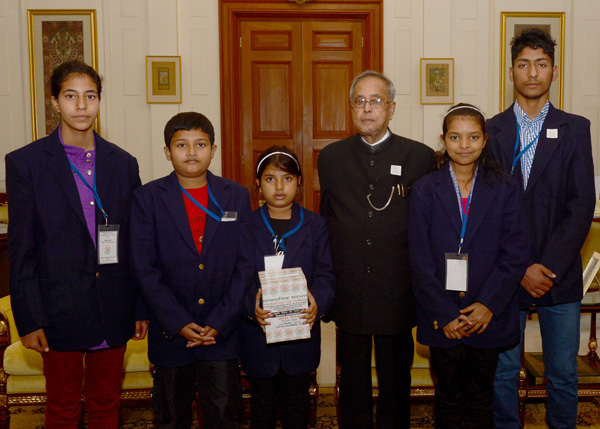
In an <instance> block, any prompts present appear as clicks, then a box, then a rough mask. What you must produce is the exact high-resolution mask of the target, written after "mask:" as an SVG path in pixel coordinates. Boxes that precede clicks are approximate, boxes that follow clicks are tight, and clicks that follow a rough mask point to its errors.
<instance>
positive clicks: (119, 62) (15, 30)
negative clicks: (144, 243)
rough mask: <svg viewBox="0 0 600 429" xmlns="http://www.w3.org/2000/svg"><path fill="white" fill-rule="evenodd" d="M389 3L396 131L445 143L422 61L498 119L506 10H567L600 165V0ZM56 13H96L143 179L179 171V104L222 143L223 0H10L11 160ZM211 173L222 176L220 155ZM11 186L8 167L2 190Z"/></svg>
mask: <svg viewBox="0 0 600 429" xmlns="http://www.w3.org/2000/svg"><path fill="white" fill-rule="evenodd" d="M281 1H284V0H281ZM383 4H384V47H383V48H384V50H383V52H384V72H385V73H386V74H388V75H389V76H390V77H391V78H392V80H393V81H394V83H395V85H396V89H397V94H398V95H397V98H396V102H397V108H396V115H395V118H394V120H393V122H392V124H391V128H392V130H393V131H395V132H396V133H400V134H403V135H405V136H408V137H411V138H414V139H417V140H420V141H423V142H425V143H426V144H428V145H430V146H431V147H434V148H436V149H437V148H438V137H437V136H438V135H439V134H440V130H441V118H442V115H443V112H444V111H445V110H446V109H447V107H448V106H434V105H427V106H422V105H421V104H420V94H419V92H420V89H419V84H420V82H419V80H420V77H419V74H420V70H419V69H420V64H419V60H420V58H423V57H424V58H454V67H455V102H460V101H464V102H469V103H473V104H475V105H478V106H480V107H481V108H482V109H483V110H484V112H485V113H486V114H487V115H488V116H492V115H494V114H496V113H498V110H499V95H498V94H499V90H498V88H499V79H500V77H499V75H500V73H499V63H500V60H499V56H500V54H499V49H500V12H502V11H551V12H566V34H565V48H566V58H565V66H566V68H565V109H566V110H567V111H571V112H574V113H578V114H582V115H584V116H586V117H588V118H589V119H590V120H591V121H592V142H593V145H594V160H595V165H596V166H597V167H596V171H597V172H598V171H599V167H598V166H599V165H600V159H598V157H599V156H600V144H599V142H600V139H599V137H600V127H599V125H600V8H599V7H598V4H597V0H545V1H543V2H541V1H539V0H384V3H383ZM48 8H53V9H75V8H77V9H96V10H97V19H98V60H99V71H100V73H101V75H102V76H103V77H104V79H105V87H104V88H105V89H104V94H103V97H102V103H101V113H100V115H101V116H100V119H101V124H102V134H103V135H104V137H106V138H107V139H108V140H111V141H113V142H115V143H117V144H119V145H121V146H122V147H124V148H125V149H126V150H128V151H129V152H131V153H132V154H134V155H135V156H136V157H137V159H138V161H139V164H140V174H141V177H142V181H143V182H147V181H149V180H151V179H153V178H157V177H160V176H163V175H165V174H167V173H168V172H169V171H170V169H171V168H170V164H169V163H168V162H167V161H166V160H165V159H164V155H163V150H162V146H163V144H164V142H163V138H162V131H163V128H164V125H165V123H166V121H167V120H168V119H169V118H170V117H171V116H173V115H174V114H176V113H178V112H180V111H187V110H196V111H200V112H203V113H205V114H206V115H207V116H208V117H209V118H210V119H211V120H212V121H213V123H214V125H215V131H216V139H217V144H219V145H220V135H221V127H220V123H219V122H220V94H219V88H220V82H219V29H218V18H219V17H218V2H217V0H169V1H165V0H0V118H1V119H0V135H1V136H2V139H1V140H0V157H2V158H3V157H4V155H5V154H6V153H8V152H10V151H11V150H13V149H16V148H18V147H21V146H22V145H24V144H26V143H28V142H29V141H30V140H31V135H32V133H31V118H30V112H31V110H30V98H29V97H30V91H29V60H28V47H27V21H26V15H27V9H48ZM146 55H180V56H181V58H182V84H183V103H182V104H181V105H166V104H165V105H160V104H153V105H149V104H146V94H145V91H146V83H145V56H146ZM211 170H212V171H213V172H215V173H216V174H220V173H221V156H220V151H217V155H216V156H215V160H214V161H213V165H212V167H211ZM597 174H600V172H599V173H597ZM4 190H5V185H4V163H3V162H0V192H2V191H4ZM586 335H587V334H586V333H582V336H583V337H584V338H585V337H586ZM334 336H335V334H334V330H333V325H331V324H328V325H325V327H324V339H323V344H324V347H323V360H322V367H321V371H320V374H319V380H320V382H321V383H322V384H332V383H333V377H334V374H335V372H334Z"/></svg>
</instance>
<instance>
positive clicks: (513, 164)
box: [510, 122, 544, 176]
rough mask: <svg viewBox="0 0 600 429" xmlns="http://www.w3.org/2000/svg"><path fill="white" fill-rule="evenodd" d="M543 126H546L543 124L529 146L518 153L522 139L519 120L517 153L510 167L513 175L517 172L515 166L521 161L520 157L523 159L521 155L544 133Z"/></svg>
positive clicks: (516, 143) (516, 142)
mask: <svg viewBox="0 0 600 429" xmlns="http://www.w3.org/2000/svg"><path fill="white" fill-rule="evenodd" d="M542 128H544V127H543V126H542V127H541V128H540V130H539V131H538V133H537V135H536V136H535V137H534V138H533V140H531V142H530V143H529V144H528V145H527V146H525V149H523V150H522V151H521V152H519V154H517V151H518V150H519V142H520V139H521V126H520V125H519V123H518V122H517V140H516V141H515V154H514V155H513V163H512V168H511V169H510V175H511V176H512V175H513V173H514V172H515V167H516V165H517V162H519V159H521V157H522V156H523V155H524V154H525V153H526V152H527V151H528V150H529V148H531V146H532V145H533V144H534V143H535V142H536V141H537V140H538V139H539V138H540V134H541V133H542Z"/></svg>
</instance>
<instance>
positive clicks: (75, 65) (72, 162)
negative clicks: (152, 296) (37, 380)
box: [6, 61, 148, 428]
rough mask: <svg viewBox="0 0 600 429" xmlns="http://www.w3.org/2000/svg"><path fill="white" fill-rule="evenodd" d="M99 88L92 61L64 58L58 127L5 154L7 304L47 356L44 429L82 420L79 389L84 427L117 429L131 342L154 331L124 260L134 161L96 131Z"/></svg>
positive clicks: (56, 102)
mask: <svg viewBox="0 0 600 429" xmlns="http://www.w3.org/2000/svg"><path fill="white" fill-rule="evenodd" d="M101 90H102V84H101V80H100V76H98V73H96V71H95V70H94V69H93V68H92V67H90V66H88V65H87V64H84V63H82V62H80V61H68V62H66V63H63V64H61V65H59V66H58V67H57V68H55V69H54V71H53V72H52V77H51V91H52V97H51V100H50V101H51V102H52V105H53V107H54V109H55V110H56V112H57V113H58V115H60V125H59V126H58V128H56V129H55V130H54V131H53V132H52V133H51V134H50V135H49V136H47V137H43V138H41V139H39V140H37V141H35V142H33V143H31V144H29V145H27V146H25V147H23V148H20V149H18V150H16V151H14V152H11V153H9V154H8V155H6V191H7V196H8V208H9V213H10V225H9V228H8V251H9V259H10V294H11V303H12V308H13V313H14V316H15V322H16V325H17V329H18V330H19V334H20V336H21V342H22V344H23V346H24V347H26V348H28V349H32V350H35V351H37V352H39V353H41V355H42V358H43V362H44V375H45V377H46V392H47V400H46V427H47V428H77V427H78V423H79V418H80V411H81V394H82V391H83V390H84V391H85V401H86V412H87V415H88V427H90V428H92V427H96V428H97V427H105V428H106V427H115V428H116V427H117V426H118V421H119V391H120V389H121V382H122V379H121V378H122V368H123V358H124V354H125V349H126V343H127V341H128V340H129V339H130V338H132V337H133V339H137V340H140V339H142V338H144V336H145V335H146V329H147V326H148V322H147V321H145V320H144V319H145V318H146V317H145V316H144V313H145V311H144V307H143V304H142V302H141V300H140V299H139V297H138V296H137V293H136V287H135V281H134V279H133V276H132V275H131V267H130V263H129V253H130V248H129V208H130V201H131V194H132V192H133V190H134V189H135V188H137V187H139V186H140V178H139V175H138V164H137V161H136V160H135V158H134V157H133V156H131V155H130V154H128V153H127V152H125V151H124V150H122V149H121V148H119V147H117V146H115V145H114V144H112V143H109V142H107V141H106V140H104V139H103V138H102V137H100V136H99V135H98V134H96V133H95V132H94V129H93V124H94V120H95V119H96V116H97V115H98V108H99V106H100V93H101ZM107 224H108V225H109V227H108V228H106V229H109V230H110V231H108V232H109V234H110V235H109V236H108V238H106V236H105V234H104V232H105V231H103V229H104V228H105V225H107ZM117 228H118V232H119V235H118V239H116V238H115V237H114V235H115V233H114V231H115V230H117ZM117 250H118V252H117ZM84 362H85V365H84Z"/></svg>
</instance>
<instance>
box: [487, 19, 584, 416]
mask: <svg viewBox="0 0 600 429" xmlns="http://www.w3.org/2000/svg"><path fill="white" fill-rule="evenodd" d="M554 45H555V42H554V40H552V38H551V37H550V36H549V35H548V34H547V33H545V32H543V31H541V30H535V29H534V30H529V31H526V32H523V33H522V34H521V35H519V36H518V37H516V38H515V39H513V41H512V43H511V46H512V67H511V68H510V78H511V80H512V81H513V82H514V84H515V88H516V91H517V101H516V103H514V104H513V105H512V106H510V107H509V108H508V109H507V110H505V111H504V112H502V113H500V114H498V115H496V116H494V117H493V118H492V119H490V121H489V125H488V133H489V140H488V144H489V145H490V148H491V150H492V152H493V153H494V155H496V157H497V158H498V159H499V160H500V162H501V164H502V165H503V167H504V168H505V170H506V171H508V172H509V173H510V172H512V173H514V175H515V177H516V178H517V180H518V181H519V183H520V184H521V189H522V192H523V203H524V205H525V213H526V216H527V218H528V222H529V230H530V235H531V243H530V255H529V268H528V269H527V272H526V273H525V276H524V277H523V279H522V280H521V286H522V287H521V288H519V290H518V292H517V293H518V299H519V306H520V308H521V309H522V311H521V332H523V330H524V329H525V321H526V318H527V310H528V308H529V307H530V306H532V305H535V306H536V307H537V312H538V315H539V321H540V331H541V334H542V347H543V352H544V364H545V371H544V374H545V376H546V377H547V378H548V393H549V399H548V407H547V410H548V411H547V415H546V421H547V423H548V426H549V427H551V428H574V427H575V421H576V418H577V381H578V377H577V353H578V351H579V318H580V310H581V298H582V294H583V284H582V267H581V257H580V254H579V251H580V250H581V246H582V245H583V243H584V241H585V238H586V236H587V233H588V231H589V228H590V224H591V221H592V215H593V212H594V166H593V162H592V147H591V138H590V122H589V121H588V120H587V119H585V118H582V117H580V116H576V115H572V114H569V113H565V112H563V111H561V110H558V109H556V108H554V106H552V104H550V101H549V91H550V85H551V84H552V81H554V80H555V79H556V76H557V75H558V68H557V66H556V65H555V64H554ZM521 342H522V338H521ZM521 347H522V346H521V345H518V346H517V347H515V348H513V349H511V350H508V351H506V352H504V353H501V354H500V359H499V361H498V368H497V370H496V381H495V385H494V423H495V425H496V427H497V428H518V427H519V409H518V391H517V382H518V374H519V370H520V368H521V360H520V355H521V353H520V351H521Z"/></svg>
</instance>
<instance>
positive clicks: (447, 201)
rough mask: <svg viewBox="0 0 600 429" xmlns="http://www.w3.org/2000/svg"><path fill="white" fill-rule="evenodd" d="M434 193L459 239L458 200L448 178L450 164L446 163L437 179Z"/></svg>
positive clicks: (459, 218)
mask: <svg viewBox="0 0 600 429" xmlns="http://www.w3.org/2000/svg"><path fill="white" fill-rule="evenodd" d="M435 193H436V195H437V197H438V199H439V200H440V202H441V203H442V206H443V207H444V210H446V214H447V216H448V219H450V222H451V223H452V226H453V227H454V229H455V230H456V234H457V235H458V236H459V237H460V230H461V229H462V218H461V213H460V211H459V207H458V200H457V199H456V190H455V189H454V185H453V184H452V177H450V162H449V161H448V163H446V165H445V166H444V169H443V170H442V171H441V172H440V174H439V175H438V177H437V186H436V188H435Z"/></svg>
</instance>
